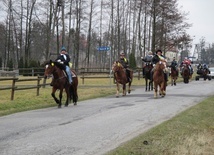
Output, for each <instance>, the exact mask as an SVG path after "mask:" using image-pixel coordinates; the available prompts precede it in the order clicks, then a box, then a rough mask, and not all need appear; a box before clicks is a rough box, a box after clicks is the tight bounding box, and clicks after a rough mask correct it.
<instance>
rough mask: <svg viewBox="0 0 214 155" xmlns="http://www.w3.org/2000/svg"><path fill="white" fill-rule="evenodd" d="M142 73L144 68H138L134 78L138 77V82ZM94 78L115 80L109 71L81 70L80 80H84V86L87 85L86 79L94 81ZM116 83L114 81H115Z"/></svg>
mask: <svg viewBox="0 0 214 155" xmlns="http://www.w3.org/2000/svg"><path fill="white" fill-rule="evenodd" d="M141 72H142V68H137V69H135V70H134V77H137V78H138V80H140V78H141V75H142V74H141ZM94 78H114V75H113V73H111V72H110V71H109V70H95V69H94V68H93V70H92V69H91V70H89V69H88V68H87V69H81V70H80V79H82V84H84V83H85V79H94ZM113 81H114V79H113Z"/></svg>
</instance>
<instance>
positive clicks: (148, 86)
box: [144, 62, 153, 91]
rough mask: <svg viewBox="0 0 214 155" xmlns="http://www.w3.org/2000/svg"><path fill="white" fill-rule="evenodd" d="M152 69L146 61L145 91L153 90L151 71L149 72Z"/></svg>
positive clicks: (150, 64)
mask: <svg viewBox="0 0 214 155" xmlns="http://www.w3.org/2000/svg"><path fill="white" fill-rule="evenodd" d="M152 69H153V65H152V63H150V62H147V63H146V65H145V67H144V72H145V83H146V91H147V90H148V91H150V90H153V82H152V73H151V72H152Z"/></svg>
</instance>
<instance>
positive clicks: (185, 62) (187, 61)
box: [182, 59, 191, 66]
mask: <svg viewBox="0 0 214 155" xmlns="http://www.w3.org/2000/svg"><path fill="white" fill-rule="evenodd" d="M182 64H186V65H188V66H190V65H191V61H190V60H189V59H184V60H183V61H182Z"/></svg>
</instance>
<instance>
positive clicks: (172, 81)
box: [171, 75, 174, 86]
mask: <svg viewBox="0 0 214 155" xmlns="http://www.w3.org/2000/svg"><path fill="white" fill-rule="evenodd" d="M173 83H174V80H173V77H172V75H171V86H173Z"/></svg>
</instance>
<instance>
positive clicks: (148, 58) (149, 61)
mask: <svg viewBox="0 0 214 155" xmlns="http://www.w3.org/2000/svg"><path fill="white" fill-rule="evenodd" d="M152 58H153V53H152V52H151V51H150V52H148V55H146V56H145V58H143V57H141V59H142V61H144V62H145V63H146V65H144V66H143V77H145V67H146V66H147V65H149V64H150V63H151V61H152Z"/></svg>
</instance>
